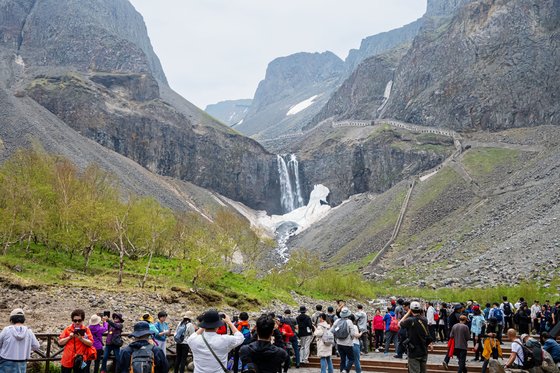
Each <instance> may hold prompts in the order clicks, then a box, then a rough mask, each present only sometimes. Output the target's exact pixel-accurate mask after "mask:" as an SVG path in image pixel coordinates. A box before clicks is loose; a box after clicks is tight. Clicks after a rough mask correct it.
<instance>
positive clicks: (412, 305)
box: [410, 302, 422, 311]
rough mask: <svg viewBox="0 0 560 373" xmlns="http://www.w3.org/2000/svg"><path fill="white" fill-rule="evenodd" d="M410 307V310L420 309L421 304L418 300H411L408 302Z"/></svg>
mask: <svg viewBox="0 0 560 373" xmlns="http://www.w3.org/2000/svg"><path fill="white" fill-rule="evenodd" d="M410 309H411V310H412V311H422V306H421V305H420V303H419V302H411V303H410Z"/></svg>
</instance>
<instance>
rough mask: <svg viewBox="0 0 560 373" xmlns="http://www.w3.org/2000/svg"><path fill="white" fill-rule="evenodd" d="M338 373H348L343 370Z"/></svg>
mask: <svg viewBox="0 0 560 373" xmlns="http://www.w3.org/2000/svg"><path fill="white" fill-rule="evenodd" d="M340 373H348V372H347V371H345V370H341V371H340Z"/></svg>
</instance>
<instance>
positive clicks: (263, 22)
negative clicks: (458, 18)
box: [131, 0, 426, 107]
mask: <svg viewBox="0 0 560 373" xmlns="http://www.w3.org/2000/svg"><path fill="white" fill-rule="evenodd" d="M131 2H132V4H133V5H134V6H135V7H136V8H137V9H138V11H139V12H140V13H142V15H143V16H144V19H145V20H146V24H147V26H148V32H149V34H150V37H151V39H152V44H153V45H154V49H155V51H156V53H157V54H158V55H159V57H160V59H161V61H162V64H163V67H164V69H165V72H166V74H167V78H168V80H169V82H170V84H171V86H172V87H173V88H174V89H175V90H177V91H178V92H179V93H181V94H182V95H183V96H185V97H186V98H187V99H189V100H191V101H193V102H194V103H195V104H197V105H199V106H201V107H204V106H205V105H207V104H210V103H214V102H217V101H221V100H224V99H237V98H251V97H252V96H253V94H254V91H255V89H256V87H257V84H258V82H259V81H260V80H261V79H262V78H263V77H264V74H265V71H266V66H267V64H268V62H270V61H271V60H273V59H274V58H276V57H280V56H285V55H289V54H292V53H297V52H301V51H306V52H315V51H318V52H323V51H325V50H330V51H333V52H334V53H336V54H338V55H339V56H340V57H341V58H345V57H346V55H347V53H348V50H349V49H351V48H358V47H359V45H360V41H361V39H363V38H364V37H367V36H370V35H373V34H376V33H379V32H383V31H387V30H390V29H393V28H396V27H400V26H402V25H404V24H406V23H409V22H412V21H413V20H415V19H417V18H419V17H420V16H421V15H422V14H423V13H424V11H425V8H426V0H391V1H386V0H346V1H340V0H283V1H270V0H160V1H154V0H131Z"/></svg>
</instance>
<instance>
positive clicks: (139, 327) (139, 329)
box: [130, 321, 152, 338]
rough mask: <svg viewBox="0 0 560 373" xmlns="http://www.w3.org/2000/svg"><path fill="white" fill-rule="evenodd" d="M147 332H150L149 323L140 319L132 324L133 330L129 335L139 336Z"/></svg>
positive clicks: (147, 333)
mask: <svg viewBox="0 0 560 373" xmlns="http://www.w3.org/2000/svg"><path fill="white" fill-rule="evenodd" d="M149 334H152V331H151V330H150V324H148V323H147V322H146V321H140V322H137V323H136V324H134V331H133V332H132V333H130V336H131V337H134V338H141V337H144V336H146V335H149Z"/></svg>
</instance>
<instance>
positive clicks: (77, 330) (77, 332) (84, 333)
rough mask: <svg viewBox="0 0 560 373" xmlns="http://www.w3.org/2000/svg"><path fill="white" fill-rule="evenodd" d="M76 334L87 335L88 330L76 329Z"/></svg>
mask: <svg viewBox="0 0 560 373" xmlns="http://www.w3.org/2000/svg"><path fill="white" fill-rule="evenodd" d="M74 334H78V335H86V330H85V329H74Z"/></svg>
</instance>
